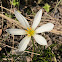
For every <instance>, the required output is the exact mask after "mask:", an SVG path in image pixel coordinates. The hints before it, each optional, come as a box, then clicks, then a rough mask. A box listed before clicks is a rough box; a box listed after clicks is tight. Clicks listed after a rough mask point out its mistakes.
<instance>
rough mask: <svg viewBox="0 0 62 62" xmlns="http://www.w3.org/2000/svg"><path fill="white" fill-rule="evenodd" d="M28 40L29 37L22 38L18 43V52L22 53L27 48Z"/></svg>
mask: <svg viewBox="0 0 62 62" xmlns="http://www.w3.org/2000/svg"><path fill="white" fill-rule="evenodd" d="M30 39H31V37H28V36H26V37H25V38H23V39H22V40H21V42H20V43H19V47H18V48H19V51H24V50H25V49H26V48H27V45H28V43H29V41H30Z"/></svg>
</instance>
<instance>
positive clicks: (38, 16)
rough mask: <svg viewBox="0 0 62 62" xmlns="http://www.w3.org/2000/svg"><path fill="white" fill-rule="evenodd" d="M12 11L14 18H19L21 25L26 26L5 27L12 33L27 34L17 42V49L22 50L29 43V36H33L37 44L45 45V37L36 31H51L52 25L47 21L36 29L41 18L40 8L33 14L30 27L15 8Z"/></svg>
mask: <svg viewBox="0 0 62 62" xmlns="http://www.w3.org/2000/svg"><path fill="white" fill-rule="evenodd" d="M14 13H15V16H16V18H17V19H18V20H19V22H20V23H21V25H23V26H24V27H25V28H26V30H23V29H7V30H6V31H7V32H8V33H10V34H12V35H26V34H27V36H26V37H24V38H23V39H22V40H21V42H20V43H19V46H18V49H19V51H24V50H25V49H26V48H27V45H28V44H29V41H30V39H31V36H32V37H34V39H35V40H36V42H37V43H38V44H40V45H47V41H46V40H45V38H44V37H43V36H41V35H39V34H38V33H42V32H48V31H51V30H52V29H53V27H54V25H53V24H52V23H47V24H44V25H42V26H40V27H39V28H37V29H36V27H37V26H38V24H39V23H40V20H41V16H42V9H40V10H39V11H38V12H37V14H36V15H35V18H34V21H33V25H32V27H30V26H29V23H28V21H27V20H26V19H25V18H24V16H23V15H22V14H20V13H19V12H17V11H16V10H15V11H14Z"/></svg>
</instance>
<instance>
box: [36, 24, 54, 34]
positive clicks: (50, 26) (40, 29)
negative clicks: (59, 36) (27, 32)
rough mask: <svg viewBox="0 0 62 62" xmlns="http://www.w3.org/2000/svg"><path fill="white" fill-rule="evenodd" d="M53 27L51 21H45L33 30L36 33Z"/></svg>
mask: <svg viewBox="0 0 62 62" xmlns="http://www.w3.org/2000/svg"><path fill="white" fill-rule="evenodd" d="M53 27H54V24H52V23H47V24H44V25H42V26H41V27H39V28H37V29H36V30H35V31H36V33H42V32H47V31H51V30H52V29H53Z"/></svg>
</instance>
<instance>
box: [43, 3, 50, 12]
mask: <svg viewBox="0 0 62 62" xmlns="http://www.w3.org/2000/svg"><path fill="white" fill-rule="evenodd" d="M43 8H44V9H45V10H46V12H49V10H50V5H48V4H47V3H46V4H45V6H44V7H43Z"/></svg>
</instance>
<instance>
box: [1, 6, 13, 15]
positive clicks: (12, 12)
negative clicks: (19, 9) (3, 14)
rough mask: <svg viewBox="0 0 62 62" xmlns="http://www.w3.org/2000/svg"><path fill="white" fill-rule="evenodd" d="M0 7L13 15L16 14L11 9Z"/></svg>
mask: <svg viewBox="0 0 62 62" xmlns="http://www.w3.org/2000/svg"><path fill="white" fill-rule="evenodd" d="M0 7H1V8H3V9H5V10H7V11H9V12H11V13H12V14H14V12H13V11H11V10H10V9H7V8H5V7H3V6H0Z"/></svg>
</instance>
